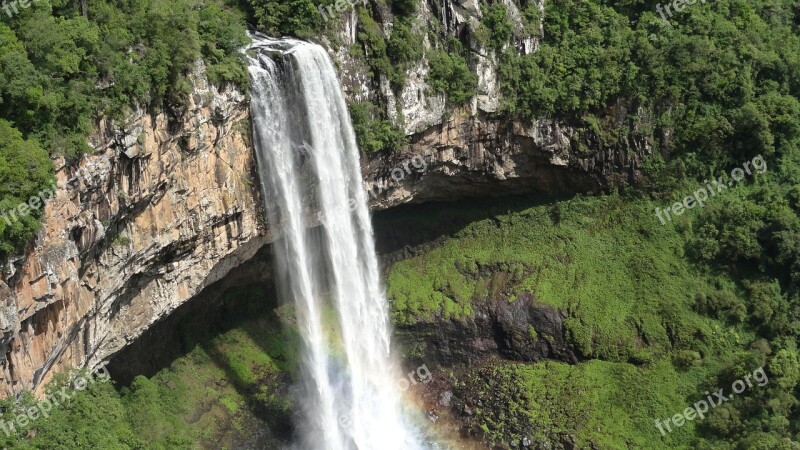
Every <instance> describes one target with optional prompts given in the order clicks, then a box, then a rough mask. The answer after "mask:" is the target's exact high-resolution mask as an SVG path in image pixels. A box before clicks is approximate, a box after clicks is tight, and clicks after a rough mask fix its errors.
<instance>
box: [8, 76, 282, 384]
mask: <svg viewBox="0 0 800 450" xmlns="http://www.w3.org/2000/svg"><path fill="white" fill-rule="evenodd" d="M203 73H204V71H203V68H202V66H199V67H198V68H197V71H196V74H195V75H194V76H193V78H194V80H193V81H194V85H195V89H194V93H193V94H192V95H191V97H190V99H189V104H188V105H187V107H186V110H185V113H184V116H183V117H182V118H181V120H180V121H179V122H177V123H171V122H170V121H169V120H168V119H167V117H166V116H165V115H163V114H159V115H155V116H154V115H151V114H147V113H145V112H143V111H136V112H135V113H134V114H133V115H132V116H131V118H130V120H129V121H128V122H127V123H125V124H119V123H113V122H105V121H103V122H100V123H98V124H97V132H96V133H95V134H94V135H93V136H92V137H91V143H92V145H93V147H94V149H95V150H94V152H93V153H92V154H91V155H88V156H87V157H86V158H85V159H84V160H83V161H81V163H80V167H79V168H78V170H74V169H73V168H69V167H67V166H64V165H63V162H61V161H58V162H57V164H58V165H59V166H60V167H59V169H58V171H57V178H58V191H57V193H56V195H54V197H53V198H52V199H51V200H50V201H49V202H48V203H47V205H46V208H45V210H44V224H43V228H42V230H41V231H40V233H39V236H38V238H37V240H36V242H35V244H34V245H33V246H32V247H31V248H30V249H29V250H28V252H27V254H26V255H25V256H24V258H21V259H19V260H18V261H14V262H12V263H9V264H8V267H7V271H6V272H7V273H8V275H7V276H5V277H4V278H3V282H2V283H0V295H2V307H3V308H2V316H3V320H2V323H0V325H2V327H3V340H2V354H3V356H4V358H3V360H2V363H1V364H0V368H2V384H0V389H1V390H2V393H3V394H4V396H6V395H10V394H15V393H19V392H20V391H23V390H30V389H37V388H41V387H42V385H43V383H45V382H47V381H48V380H49V379H50V377H51V376H52V374H53V373H56V372H61V371H64V370H66V369H67V368H69V367H94V366H97V365H98V364H100V363H101V362H102V361H104V360H105V359H106V358H108V357H109V356H110V355H112V354H114V353H115V352H117V351H118V350H120V349H122V348H123V347H125V346H126V345H127V344H128V343H129V342H131V341H132V340H133V339H135V338H136V337H137V336H139V335H140V334H141V333H142V332H143V331H144V330H146V329H147V327H148V326H150V325H151V324H152V323H154V322H156V321H157V320H159V319H160V318H162V317H164V316H166V315H168V314H169V313H170V312H171V311H173V310H174V309H175V308H176V307H177V306H178V305H180V304H181V303H183V302H185V301H186V300H188V299H189V298H191V297H192V296H194V295H195V294H197V293H198V292H199V291H200V290H201V289H202V288H203V287H205V286H208V285H210V284H211V283H213V282H215V281H216V280H218V279H220V278H222V277H223V276H225V275H226V274H227V273H228V272H229V271H230V270H231V269H233V268H235V267H237V266H238V265H239V264H240V263H241V262H243V261H245V260H247V259H248V258H250V257H251V256H252V255H253V254H255V253H256V251H257V250H258V249H259V248H260V247H262V246H263V245H264V243H266V242H267V240H268V233H266V231H265V228H264V226H263V223H261V222H260V221H261V217H262V216H263V215H262V213H261V212H260V211H261V206H260V205H261V202H260V196H259V194H258V184H257V182H256V181H255V179H254V175H253V172H252V170H253V166H254V161H253V157H254V156H253V155H254V154H253V152H252V150H251V149H250V146H249V145H248V144H247V142H248V139H249V121H248V103H247V101H246V97H245V96H244V95H243V94H242V93H241V92H237V91H236V90H235V89H226V90H224V91H219V90H217V89H216V88H214V87H213V86H210V85H209V84H208V83H207V81H206V79H205V77H204V76H203ZM73 186H74V188H72V187H73Z"/></svg>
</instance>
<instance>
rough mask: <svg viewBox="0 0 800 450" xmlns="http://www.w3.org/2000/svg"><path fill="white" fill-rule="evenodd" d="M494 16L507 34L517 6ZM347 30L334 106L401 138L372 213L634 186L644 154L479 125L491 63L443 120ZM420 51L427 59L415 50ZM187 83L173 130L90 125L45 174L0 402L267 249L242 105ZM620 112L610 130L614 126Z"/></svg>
mask: <svg viewBox="0 0 800 450" xmlns="http://www.w3.org/2000/svg"><path fill="white" fill-rule="evenodd" d="M505 3H507V5H508V6H509V11H510V14H511V15H512V19H513V18H514V17H517V19H518V9H517V6H516V4H515V3H514V2H512V1H511V0H506V1H505ZM539 6H540V7H541V4H539ZM480 14H481V12H480V9H479V6H478V3H477V2H471V1H468V2H464V3H463V4H461V3H455V2H452V1H445V2H444V3H442V5H441V8H440V9H439V10H437V11H434V10H432V9H430V8H429V7H428V3H427V2H422V7H421V8H420V11H419V12H418V16H419V17H418V19H419V23H421V24H422V25H420V26H424V24H433V23H436V24H438V25H437V26H441V27H443V28H444V29H445V30H447V31H448V33H451V34H453V35H459V34H460V33H462V32H463V30H464V26H465V24H467V23H470V22H472V21H475V20H477V18H478V17H480ZM390 19H391V17H390V16H388V15H387V16H386V18H385V20H384V24H383V25H384V28H390V26H389V23H390ZM520 26H521V25H520ZM356 28H357V23H356V19H355V15H354V14H351V13H346V14H345V15H344V20H343V21H342V23H341V27H340V29H339V36H338V39H337V40H336V41H337V42H339V44H338V45H335V46H334V45H331V44H330V43H328V44H327V46H328V49H329V51H330V53H331V55H332V57H333V58H334V60H335V61H336V63H337V67H338V69H339V73H340V77H341V79H342V83H343V85H344V88H345V91H346V93H347V94H348V96H349V97H350V98H351V99H358V100H363V99H375V98H381V99H382V100H383V102H382V103H385V104H386V105H387V111H388V112H389V113H390V116H392V117H394V120H395V121H396V122H397V123H398V124H399V125H401V126H402V127H403V128H404V129H405V130H406V132H407V133H408V134H409V135H410V136H411V139H410V140H411V143H410V145H409V146H407V147H406V148H403V149H398V150H397V151H395V152H393V153H392V154H388V155H379V156H377V157H375V158H372V159H370V160H365V161H363V163H362V169H363V170H362V172H363V175H364V178H365V189H367V190H368V191H369V192H371V194H372V195H371V202H372V207H373V208H374V209H385V208H391V207H393V206H396V205H400V204H403V203H421V202H428V201H445V200H456V199H459V198H463V197H484V196H499V195H508V194H515V193H523V192H541V193H548V194H552V193H567V192H585V191H591V190H595V189H598V188H602V187H603V186H606V185H608V184H612V183H616V182H618V181H620V180H622V181H626V182H627V181H634V182H635V181H636V179H637V178H638V168H639V167H640V161H641V159H642V158H643V157H644V156H645V155H647V154H649V153H650V146H649V145H648V142H647V140H646V139H644V138H642V139H634V138H631V139H630V140H629V142H628V144H627V145H625V146H623V147H611V148H606V147H603V146H602V145H599V144H597V145H593V144H595V143H592V142H586V139H587V138H586V137H585V136H584V137H579V136H578V133H576V130H575V128H573V127H572V126H571V125H570V124H569V123H566V122H564V121H561V120H558V119H554V118H540V119H537V120H535V121H531V122H530V123H522V122H518V121H509V120H505V119H503V118H501V117H496V116H494V115H492V114H491V113H493V112H494V111H496V110H497V108H498V101H497V98H498V95H499V92H498V86H497V81H496V80H497V65H496V59H495V57H494V56H493V53H492V52H491V51H485V50H482V49H478V50H477V52H476V53H477V54H478V55H479V56H478V57H477V58H476V61H475V63H474V64H473V70H475V72H476V73H477V75H478V80H479V86H478V95H477V96H476V97H475V98H474V99H473V100H472V101H471V103H470V104H469V105H466V106H464V107H461V108H457V109H453V108H450V107H448V106H447V103H446V100H445V99H444V97H442V96H441V95H436V94H432V93H431V92H430V89H429V88H428V85H427V83H426V81H425V76H426V74H427V72H428V66H427V62H426V61H424V60H423V61H422V62H421V63H420V64H419V65H418V67H414V68H412V69H411V70H409V74H408V75H409V76H408V81H407V83H406V86H405V87H404V88H403V89H402V91H401V92H399V93H397V94H396V93H394V92H393V91H392V90H391V89H389V87H388V81H387V80H385V77H382V78H381V79H379V80H374V79H371V78H370V77H369V75H368V73H369V70H368V68H367V67H366V66H365V64H364V63H363V61H359V60H357V59H355V58H353V57H352V56H351V54H350V52H349V51H348V49H349V48H350V46H351V45H353V44H354V43H356V34H357V33H356ZM423 44H424V45H425V46H430V45H431V43H430V42H428V41H427V37H426V41H425V42H424V43H423ZM515 45H516V47H517V49H518V50H519V51H520V52H521V53H530V52H533V51H535V49H536V47H537V45H538V43H537V40H536V39H535V38H533V37H530V36H519V37H517V38H515ZM193 82H194V86H195V88H194V93H193V94H192V95H191V97H190V100H189V104H188V106H187V108H186V109H185V111H184V113H183V115H182V117H180V118H178V119H177V120H170V119H168V117H167V116H166V115H164V114H160V113H152V112H148V111H136V112H134V113H133V114H132V115H131V117H130V118H129V120H127V121H126V123H115V122H108V121H102V122H99V123H98V124H97V127H96V129H97V131H96V132H95V133H94V134H93V135H92V136H91V139H90V141H91V144H92V145H93V147H94V149H95V151H94V152H93V153H92V154H91V155H88V156H87V157H86V158H84V160H82V161H81V163H80V165H79V170H77V171H76V170H75V169H71V168H68V167H66V166H65V165H64V163H63V161H57V162H56V163H57V166H58V167H59V168H58V172H57V176H58V191H57V193H56V194H55V195H54V196H53V197H52V198H51V199H50V201H49V202H48V203H47V205H46V207H45V210H44V225H43V228H42V230H41V232H40V233H39V236H38V238H37V239H36V242H35V243H34V245H33V246H32V247H31V248H30V249H29V250H28V251H27V253H26V254H25V255H24V257H22V258H20V259H19V260H16V261H12V262H9V263H8V265H7V267H6V270H5V272H6V275H5V276H4V277H3V278H2V281H0V298H1V299H2V304H1V305H0V307H1V308H2V309H0V332H2V338H1V339H0V349H1V350H2V355H3V359H2V361H0V369H2V375H0V376H1V377H2V378H1V379H0V395H2V396H7V395H10V394H15V393H19V392H21V391H23V390H31V389H33V390H37V389H39V390H40V389H41V387H42V386H43V384H44V383H46V382H47V381H48V380H49V379H50V378H51V377H52V375H53V374H54V373H57V372H62V371H65V370H66V369H67V368H69V367H88V368H93V367H96V366H98V365H99V364H100V363H101V362H103V361H105V360H107V359H108V358H109V357H110V356H111V355H113V354H115V353H116V352H118V351H119V350H120V349H122V348H124V347H125V346H126V345H127V344H128V343H130V342H131V341H133V340H134V339H136V338H137V337H138V336H140V335H141V334H142V333H143V332H144V331H145V330H147V329H148V328H149V327H150V326H151V325H152V324H153V323H155V322H157V321H158V320H159V319H161V318H163V317H165V316H167V315H169V314H170V313H171V312H172V311H174V310H175V309H176V308H177V307H178V306H179V305H181V304H183V303H185V302H187V301H188V300H189V299H191V298H193V297H194V296H196V295H197V294H198V293H199V292H200V291H202V290H203V289H204V288H205V287H207V286H209V285H211V284H212V283H214V282H215V281H218V280H220V279H221V278H223V277H224V276H225V275H226V274H228V273H229V272H230V271H231V270H232V269H234V268H236V267H237V266H239V265H240V264H241V263H242V262H244V261H247V260H248V259H249V258H251V257H252V256H253V255H254V254H255V253H256V252H257V251H258V250H259V249H260V248H262V247H263V246H264V245H266V244H267V243H269V242H271V241H272V237H271V233H270V231H269V229H268V227H267V226H266V225H265V224H264V223H263V219H262V218H263V213H262V209H263V207H262V204H261V199H260V194H259V181H258V180H257V179H256V175H255V170H254V167H255V161H254V153H253V150H252V146H251V145H250V142H249V132H250V130H249V127H250V123H249V115H248V114H249V111H248V102H247V98H246V96H245V95H243V93H241V92H238V91H236V90H235V89H233V88H226V89H224V90H218V89H217V88H215V87H213V86H210V85H209V84H208V82H207V80H206V78H205V76H204V70H203V67H202V65H199V66H198V68H197V70H196V71H195V74H194V75H193ZM398 111H399V112H402V114H396V113H397V112H398ZM619 111H620V112H619V114H617V116H618V117H619V118H620V123H622V122H623V119H624V117H625V115H626V113H627V112H626V111H625V109H624V107H622V106H620V107H619ZM393 114H394V115H393ZM632 131H633V130H632ZM635 135H636V133H633V132H632V133H631V136H635ZM581 143H582V144H584V145H579V144H581ZM587 147H588V148H590V149H591V151H589V152H587V151H578V148H587ZM410 161H413V162H414V165H413V166H412V165H410V164H409V162H410ZM68 185H69V186H68ZM75 185H77V186H76V187H74V188H71V187H70V186H75Z"/></svg>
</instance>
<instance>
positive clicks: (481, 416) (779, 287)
mask: <svg viewBox="0 0 800 450" xmlns="http://www.w3.org/2000/svg"><path fill="white" fill-rule="evenodd" d="M796 167H798V166H797V164H796V163H795V162H790V163H786V164H777V165H775V166H773V167H772V168H771V169H770V171H769V172H767V173H765V174H763V175H761V177H762V178H759V179H758V181H756V182H751V183H742V184H740V185H738V186H737V187H736V188H735V189H733V190H730V191H729V192H727V193H726V194H719V195H718V196H717V197H715V198H713V200H712V201H709V202H708V204H706V206H705V208H703V209H697V208H696V209H695V210H692V211H689V212H688V213H686V214H684V215H683V216H681V217H679V218H678V220H676V221H673V222H668V223H667V224H666V225H662V224H661V222H660V221H659V220H658V219H657V218H656V215H655V214H654V211H655V207H656V206H661V205H662V204H667V205H668V204H669V203H668V201H662V200H657V201H653V200H650V199H646V198H641V197H640V196H638V195H620V194H613V195H606V196H601V197H595V198H580V197H578V198H575V199H572V200H567V201H558V202H554V203H551V204H546V205H540V206H529V201H528V200H524V199H516V200H507V201H505V202H503V203H499V204H498V203H497V202H496V201H495V202H493V203H491V207H490V209H491V211H492V212H493V213H492V217H491V218H488V219H483V220H479V221H476V222H474V223H472V224H470V225H468V226H466V227H464V228H463V229H461V230H460V231H458V232H457V233H455V235H454V236H453V237H451V238H449V239H446V240H445V241H444V242H443V243H442V244H441V245H439V246H437V247H436V248H434V249H433V250H431V251H429V252H428V253H426V254H424V255H421V256H416V257H414V258H411V259H409V260H405V261H401V262H398V263H395V264H394V265H393V266H392V267H391V269H390V272H389V276H388V292H389V297H390V299H391V301H392V311H393V317H394V320H395V321H396V322H398V323H401V324H405V325H414V324H417V323H419V322H435V321H438V320H462V321H469V320H471V319H472V317H473V315H474V311H475V310H476V309H477V308H481V307H483V306H485V305H487V304H488V303H489V302H494V301H508V302H520V301H532V302H534V303H539V304H546V305H551V306H553V307H556V308H558V309H560V310H562V311H564V312H566V313H567V318H566V320H565V328H566V332H567V336H566V337H567V340H568V345H569V346H570V348H571V349H572V350H574V351H575V352H576V353H577V354H578V355H579V356H580V357H581V358H583V359H587V360H588V361H587V362H583V363H579V364H578V365H577V366H568V365H564V364H560V363H547V364H545V365H541V364H534V365H511V366H507V367H506V366H505V365H504V364H500V365H497V364H494V365H492V366H490V368H488V369H475V370H472V371H469V372H468V373H466V374H464V375H463V376H460V377H458V378H457V383H456V386H457V387H458V388H459V389H460V390H461V391H460V392H461V395H463V396H464V397H465V398H467V399H470V398H471V399H472V400H473V405H475V404H477V403H476V402H477V401H478V400H481V401H482V403H483V407H476V409H475V414H474V417H470V418H468V422H469V424H470V426H471V427H473V428H474V430H481V433H482V434H483V435H484V436H485V438H486V439H487V440H489V441H492V442H494V443H496V444H498V443H506V444H508V443H510V442H513V441H514V440H519V439H521V438H522V437H525V436H527V437H528V438H529V439H532V440H534V441H537V442H548V441H554V440H560V441H563V440H564V439H571V438H569V436H575V437H576V438H577V439H578V442H579V443H583V444H579V445H585V443H587V442H595V443H596V444H597V445H600V448H618V447H625V446H633V447H634V448H644V447H647V448H793V447H779V444H780V445H781V446H785V445H789V444H788V442H789V441H788V440H787V439H790V438H792V437H793V436H795V435H796V433H797V432H798V431H800V430H798V429H797V425H796V423H794V422H792V421H791V420H792V418H793V417H795V415H796V414H797V409H796V408H797V407H796V405H797V398H796V395H797V389H798V386H799V384H798V383H800V363H798V358H799V357H800V354H799V353H798V350H797V344H796V342H797V339H798V338H799V337H800V328H798V326H797V324H798V323H800V320H799V319H800V316H799V315H798V314H800V308H799V307H798V301H800V296H799V295H798V294H799V292H798V286H797V276H796V273H797V270H796V267H797V264H798V259H797V250H798V247H797V245H796V242H797V240H796V239H795V237H794V236H795V231H794V230H800V217H799V216H798V212H800V208H799V207H800V204H798V203H797V202H795V201H794V200H793V198H794V197H793V194H792V192H794V191H795V187H794V186H795V185H793V184H789V183H787V182H786V181H785V180H786V179H787V178H786V177H787V176H788V174H787V172H788V173H793V172H794V171H795V170H796V169H795V168H796ZM692 187H695V186H693V184H692V183H691V182H686V183H683V184H680V185H679V186H678V187H677V188H676V190H675V197H676V198H678V197H682V195H681V193H682V192H691V188H692ZM463 208H464V205H453V206H441V205H439V206H437V208H436V212H435V215H436V216H435V217H433V218H425V217H422V218H420V226H427V225H425V224H427V222H428V221H431V220H433V221H435V220H438V219H436V217H445V218H446V217H451V216H452V214H458V213H457V212H456V211H462V210H463ZM475 208H478V209H484V208H483V207H482V206H481V205H476V206H475ZM421 213H422V214H424V211H421ZM522 294H525V295H522ZM529 299H530V300H529ZM529 334H530V335H531V339H534V340H535V339H536V338H537V337H538V336H540V335H541V333H537V330H533V331H531V330H529ZM759 367H764V368H765V370H766V372H767V374H769V378H770V380H771V382H770V384H769V385H768V386H765V387H763V388H759V389H754V390H749V391H747V392H746V393H745V394H744V395H742V396H741V397H739V396H737V398H735V399H733V400H732V401H730V402H728V403H726V404H725V406H723V407H719V408H717V409H714V410H713V411H712V412H711V414H709V416H708V418H707V419H706V420H704V421H696V422H694V423H691V424H689V425H688V426H684V427H681V428H679V429H678V431H675V432H673V433H671V434H669V435H668V436H665V437H663V438H662V437H661V436H660V433H659V432H658V431H657V429H656V428H655V426H654V420H655V419H656V418H661V419H666V418H667V417H670V416H671V415H673V414H675V413H677V412H680V411H682V410H683V409H684V408H685V407H686V406H688V405H691V404H692V403H694V402H696V401H697V400H699V399H701V398H702V397H703V395H701V394H702V393H703V392H705V391H706V390H709V391H716V390H717V389H719V388H722V387H724V388H726V389H729V388H730V386H731V383H732V382H733V381H734V380H736V379H739V378H741V377H742V376H743V375H744V374H746V373H752V372H753V371H754V370H755V369H757V368H759ZM654 380H655V381H654ZM459 386H460V387H459ZM475 389H477V391H476V390H475ZM484 390H490V391H491V392H493V393H497V394H492V395H483V394H482V392H483V391H484ZM576 394H579V395H576ZM532 430H534V431H535V430H539V431H536V432H533V431H532ZM526 433H527V434H526ZM531 433H532V434H531ZM601 443H603V444H601ZM645 443H649V444H645ZM757 443H758V444H757ZM727 445H730V447H728V446H727ZM793 445H796V444H793Z"/></svg>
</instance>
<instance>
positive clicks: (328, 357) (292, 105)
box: [248, 36, 425, 450]
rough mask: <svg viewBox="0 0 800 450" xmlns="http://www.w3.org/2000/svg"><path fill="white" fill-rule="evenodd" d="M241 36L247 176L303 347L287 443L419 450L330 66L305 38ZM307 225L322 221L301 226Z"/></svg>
mask: <svg viewBox="0 0 800 450" xmlns="http://www.w3.org/2000/svg"><path fill="white" fill-rule="evenodd" d="M253 41H254V43H253V44H252V45H251V47H250V48H249V49H248V58H249V60H250V76H251V80H252V102H251V103H252V105H251V108H252V117H253V134H254V138H255V146H256V151H257V157H258V158H257V159H258V166H259V174H260V178H261V184H262V188H263V193H264V198H265V201H266V203H267V210H268V214H269V217H268V220H269V221H270V223H271V224H273V227H274V228H276V229H280V230H281V232H282V233H283V239H281V240H280V241H279V242H278V243H276V246H275V247H276V252H275V253H276V263H277V266H278V267H279V270H278V279H279V283H280V287H281V291H282V294H283V295H284V296H285V297H286V298H287V299H291V300H293V301H294V304H295V308H296V316H297V324H298V326H299V328H300V331H301V334H302V336H303V340H304V344H305V347H306V350H305V354H304V358H303V372H304V373H303V378H304V383H305V384H304V398H303V399H302V402H303V405H304V406H305V408H304V412H305V415H306V421H307V423H305V424H303V426H304V428H303V438H302V439H303V442H301V443H298V446H300V447H302V448H308V449H314V450H316V449H331V450H339V449H343V450H344V449H348V450H349V449H359V450H368V449H376V450H377V449H402V450H414V449H422V448H425V445H424V444H423V443H422V442H423V441H422V439H421V438H420V437H419V433H418V432H417V431H416V428H415V426H413V425H411V424H410V423H409V421H408V419H407V418H406V416H405V414H404V411H403V409H402V403H401V401H400V393H399V392H397V390H396V388H395V386H396V385H397V380H398V377H399V376H400V375H399V374H397V373H396V372H395V371H396V367H395V365H394V364H393V361H392V359H391V357H390V325H389V321H388V311H387V302H386V298H385V296H384V292H383V289H382V286H381V283H380V279H379V272H378V263H377V258H376V255H375V249H374V243H373V239H372V225H371V222H370V218H369V211H368V210H367V202H366V196H365V194H364V191H363V189H362V180H361V171H360V167H359V152H358V148H357V145H356V141H355V135H354V133H353V128H352V124H351V123H350V117H349V115H348V112H347V107H346V105H345V102H344V98H343V96H342V93H341V89H340V85H339V81H338V79H337V77H336V72H335V71H334V68H333V65H332V64H331V62H330V60H329V59H328V56H327V54H326V53H325V51H324V50H323V49H322V48H321V47H319V46H317V45H314V44H310V43H307V42H303V41H298V40H290V39H281V40H275V39H270V38H266V37H263V36H254V37H253ZM317 222H321V223H322V224H323V226H322V227H321V228H319V229H317V231H316V232H315V231H313V230H311V231H309V230H310V229H311V228H313V227H314V226H315V225H316V223H317ZM330 304H332V308H333V309H335V311H336V312H337V313H338V314H337V315H338V321H337V322H338V323H337V325H336V326H335V327H331V326H330V325H329V323H328V322H330V320H327V319H326V316H328V315H326V305H330ZM328 308H331V307H330V306H329V307H328ZM331 328H334V331H331ZM334 342H340V343H341V344H340V349H336V348H334V347H335V346H334V345H332V343H334Z"/></svg>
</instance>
